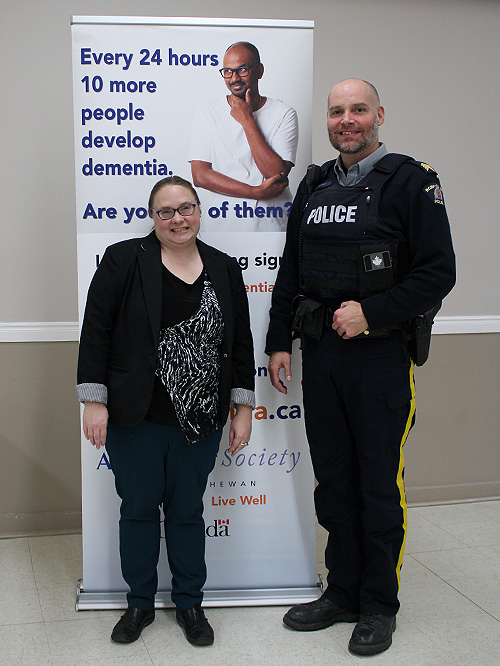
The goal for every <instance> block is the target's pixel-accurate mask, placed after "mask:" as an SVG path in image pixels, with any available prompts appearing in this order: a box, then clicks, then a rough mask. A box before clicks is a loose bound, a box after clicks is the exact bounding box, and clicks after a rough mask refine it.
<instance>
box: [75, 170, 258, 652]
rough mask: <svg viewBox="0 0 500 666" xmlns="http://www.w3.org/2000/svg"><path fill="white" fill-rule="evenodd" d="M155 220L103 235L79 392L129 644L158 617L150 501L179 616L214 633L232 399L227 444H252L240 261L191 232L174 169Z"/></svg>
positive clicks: (188, 195) (197, 633) (189, 631)
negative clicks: (212, 593) (212, 480)
mask: <svg viewBox="0 0 500 666" xmlns="http://www.w3.org/2000/svg"><path fill="white" fill-rule="evenodd" d="M149 215H150V216H151V217H152V219H153V220H154V230H153V231H152V232H151V233H150V234H149V236H146V237H145V238H137V239H133V240H128V241H124V242H121V243H117V244H115V245H112V246H110V247H109V248H108V249H107V250H106V252H105V254H104V256H103V258H102V261H101V263H100V264H99V267H98V269H97V271H96V273H95V275H94V278H93V280H92V283H91V285H90V288H89V293H88V298H87V305H86V309H85V317H84V321H83V327H82V334H81V340H80V353H79V360H78V386H77V392H78V397H79V399H80V401H81V402H84V404H85V408H84V413H83V430H84V434H85V437H86V438H87V439H89V440H90V442H91V443H92V444H93V445H94V446H95V447H96V448H97V449H99V448H100V447H101V446H104V445H106V449H107V452H108V457H109V461H110V464H111V468H112V470H113V473H114V475H115V485H116V490H117V492H118V494H119V496H120V498H121V500H122V504H121V512H120V558H121V566H122V573H123V577H124V579H125V581H126V582H127V584H128V585H129V587H130V592H129V594H128V595H127V601H128V609H127V611H126V612H125V614H124V615H123V616H122V618H121V619H120V621H119V622H118V624H117V625H116V626H115V628H114V629H113V633H112V635H111V638H112V639H113V640H114V641H117V642H120V643H130V642H132V641H135V640H137V639H138V638H139V636H140V634H141V631H142V629H143V628H144V627H145V626H147V625H148V624H151V622H153V620H154V596H155V593H156V590H157V582H158V581H157V571H156V568H157V563H158V556H159V545H160V518H159V506H160V505H163V512H164V516H165V540H166V545H167V555H168V560H169V565H170V570H171V572H172V601H173V602H174V603H175V606H176V608H177V611H176V618H177V622H178V623H179V624H180V626H181V627H182V628H183V629H184V631H185V634H186V638H187V640H188V641H189V642H190V643H193V644H194V645H210V644H211V643H213V640H214V635H213V630H212V628H211V627H210V625H209V623H208V621H207V619H206V618H205V616H204V613H203V610H202V609H201V602H202V599H203V593H202V591H201V588H202V587H203V585H204V583H205V580H206V567H205V526H204V522H203V515H202V512H203V503H202V497H203V493H204V491H205V487H206V483H207V478H208V475H209V473H210V472H211V470H212V469H213V467H214V464H215V458H216V455H217V451H218V448H219V442H220V439H221V435H222V427H223V426H224V423H225V422H226V420H227V416H228V412H229V406H230V404H232V405H234V406H235V408H236V414H235V416H234V418H233V420H232V422H231V427H230V431H229V451H230V453H231V454H232V455H235V454H236V453H238V452H239V451H240V450H241V449H242V448H243V447H244V446H246V445H247V444H248V441H249V439H250V433H251V416H252V408H253V407H254V406H255V399H254V392H253V390H254V359H253V345H252V335H251V332H250V323H249V314H248V301H247V296H246V291H245V287H244V284H243V280H242V276H241V270H240V268H239V266H238V264H237V262H236V260H234V259H232V258H231V257H229V256H228V255H226V254H224V253H223V252H220V251H219V250H216V249H215V248H213V247H210V246H208V245H206V244H205V243H203V242H201V241H200V240H198V238H197V234H198V231H199V228H200V201H199V199H198V195H197V194H196V191H195V190H194V188H193V186H192V185H191V183H189V182H188V181H186V180H184V179H182V178H180V177H178V176H172V177H169V178H164V179H163V180H161V181H159V182H158V183H156V185H155V186H154V187H153V190H152V192H151V196H150V199H149Z"/></svg>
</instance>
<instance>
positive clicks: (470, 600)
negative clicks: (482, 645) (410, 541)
mask: <svg viewBox="0 0 500 666" xmlns="http://www.w3.org/2000/svg"><path fill="white" fill-rule="evenodd" d="M417 562H418V560H417ZM420 564H421V565H422V566H423V567H424V568H425V569H427V571H429V572H430V573H431V574H433V575H434V576H436V578H438V579H439V580H440V581H441V582H442V583H444V584H445V585H447V586H448V587H449V588H451V589H452V590H455V592H457V593H458V594H459V595H460V596H461V597H463V598H464V599H467V601H468V602H470V603H471V604H473V605H474V606H475V607H476V608H478V609H479V610H480V611H482V612H483V613H486V614H487V615H489V616H490V617H492V618H493V619H495V620H496V619H497V618H495V617H494V616H493V615H491V613H489V612H488V611H487V610H485V609H484V608H481V606H480V605H479V604H477V603H476V602H475V601H473V600H472V599H469V597H468V596H467V595H466V594H464V593H463V592H461V591H460V590H459V589H457V588H456V587H455V586H453V585H452V584H451V583H450V582H449V581H447V580H446V579H444V578H443V577H442V576H440V575H439V574H438V573H436V572H435V571H433V570H432V569H430V568H429V567H428V566H427V565H425V564H423V563H422V562H420Z"/></svg>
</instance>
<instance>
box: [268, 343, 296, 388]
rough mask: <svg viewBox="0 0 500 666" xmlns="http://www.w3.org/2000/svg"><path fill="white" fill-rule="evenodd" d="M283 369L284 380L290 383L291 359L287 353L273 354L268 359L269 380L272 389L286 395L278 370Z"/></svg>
mask: <svg viewBox="0 0 500 666" xmlns="http://www.w3.org/2000/svg"><path fill="white" fill-rule="evenodd" d="M281 368H283V370H284V371H285V379H286V381H287V382H291V381H292V358H291V356H290V354H289V353H288V352H273V353H272V354H271V357H270V359H269V365H268V366H267V369H268V370H269V379H270V380H271V384H272V385H273V386H274V388H275V389H276V390H277V391H279V392H280V393H286V392H287V388H286V386H285V385H284V384H283V382H282V381H281V379H280V370H281Z"/></svg>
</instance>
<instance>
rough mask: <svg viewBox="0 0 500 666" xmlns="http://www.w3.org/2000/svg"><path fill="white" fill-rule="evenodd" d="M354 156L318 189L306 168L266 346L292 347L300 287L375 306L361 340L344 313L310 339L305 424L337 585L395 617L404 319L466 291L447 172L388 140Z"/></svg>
mask: <svg viewBox="0 0 500 666" xmlns="http://www.w3.org/2000/svg"><path fill="white" fill-rule="evenodd" d="M340 164H341V163H340V161H339V160H337V161H336V162H335V161H332V162H327V163H325V164H324V165H323V166H322V167H321V174H320V178H319V181H320V182H319V184H317V185H316V186H315V187H314V189H313V191H312V193H311V192H308V185H307V182H306V179H304V180H303V181H302V183H301V184H300V186H299V189H298V192H297V195H296V197H295V200H294V203H293V206H292V209H291V212H290V219H289V223H288V229H287V238H286V244H285V249H284V253H283V260H282V263H281V267H280V270H279V273H278V276H277V280H276V285H275V288H274V290H273V299H272V307H271V311H270V325H269V331H268V335H267V341H266V352H267V353H269V354H270V353H272V352H275V351H276V352H278V351H287V352H290V353H291V351H292V334H291V331H290V324H291V311H292V304H293V300H294V298H295V296H296V295H297V294H298V293H299V292H300V293H302V294H304V295H305V296H307V297H310V298H313V299H314V300H316V301H318V302H321V303H323V304H324V305H325V306H327V308H328V309H329V310H330V312H334V311H335V310H336V309H337V308H338V307H340V304H341V303H342V302H345V301H348V300H353V301H357V302H360V303H361V306H362V309H363V313H364V316H365V318H366V320H367V322H368V329H367V331H366V332H364V333H363V334H361V335H360V336H358V337H357V338H353V339H349V340H345V339H343V338H341V337H340V336H339V335H338V334H337V333H336V332H335V331H333V330H332V328H331V319H330V320H329V321H328V324H326V325H325V328H324V330H323V332H322V335H321V336H319V339H315V338H312V337H309V336H307V335H305V336H303V344H302V347H303V349H302V365H303V394H304V411H305V423H306V432H307V438H308V441H309V446H310V450H311V458H312V462H313V467H314V472H315V475H316V479H317V481H318V486H317V488H316V490H315V505H316V513H317V516H318V521H319V522H320V524H321V525H323V527H325V529H327V531H328V532H329V538H328V544H327V548H326V551H325V561H326V566H327V569H328V571H329V573H328V579H327V582H328V587H327V589H326V590H325V596H326V597H327V598H328V599H330V601H332V602H333V603H334V604H336V605H337V606H339V607H340V608H344V609H349V610H354V611H360V612H361V613H373V614H381V615H391V616H392V615H395V614H396V613H397V611H398V609H399V602H398V589H399V572H400V569H401V565H402V558H403V550H404V543H405V537H406V498H405V491H404V482H403V474H404V457H403V445H404V443H405V440H406V438H407V436H408V433H409V431H410V428H411V427H412V425H413V422H414V418H415V390H414V381H413V362H412V360H411V359H410V355H409V350H408V343H407V340H406V337H405V335H404V330H403V329H404V322H407V321H408V320H409V319H411V318H412V317H415V316H416V315H419V314H422V313H424V312H426V311H427V310H429V309H431V308H432V307H433V306H434V305H435V304H436V303H437V302H438V301H440V300H441V299H442V298H443V297H444V296H445V295H446V294H447V293H448V292H449V291H450V290H451V289H452V287H453V285H454V282H455V258H454V253H453V246H452V242H451V236H450V228H449V223H448V218H447V215H446V209H445V205H444V199H443V195H442V191H441V186H440V183H439V180H438V178H437V174H436V172H435V171H434V169H432V168H431V167H430V166H429V165H427V164H425V163H421V162H417V161H415V160H413V159H412V158H409V157H407V156H401V155H395V154H388V153H387V150H386V148H385V146H384V145H383V144H382V145H381V146H380V147H379V148H378V149H377V150H376V151H374V153H372V154H371V155H369V156H368V157H367V158H365V159H364V160H362V161H360V162H359V163H358V164H357V165H354V167H355V168H353V167H351V169H350V170H349V171H348V172H347V175H346V174H343V173H342V172H341V171H340ZM351 170H352V171H355V172H356V173H355V174H354V178H353V181H352V182H349V178H352V171H351ZM339 178H340V180H341V181H342V183H339ZM346 178H347V182H344V181H346Z"/></svg>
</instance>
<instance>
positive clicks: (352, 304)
mask: <svg viewBox="0 0 500 666" xmlns="http://www.w3.org/2000/svg"><path fill="white" fill-rule="evenodd" d="M332 328H333V330H334V331H337V333H338V334H339V335H340V337H342V338H344V340H349V338H355V337H356V336H357V335H359V334H360V333H363V331H366V330H367V329H368V322H367V321H366V319H365V315H364V314H363V308H362V307H361V304H360V303H357V302H356V301H346V302H345V303H342V304H341V305H340V308H339V309H338V310H335V313H334V315H333V323H332Z"/></svg>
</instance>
